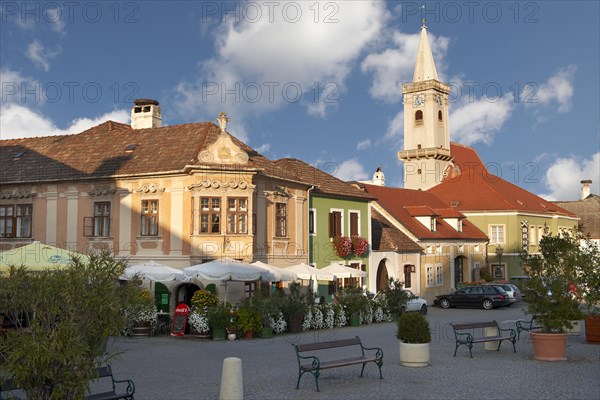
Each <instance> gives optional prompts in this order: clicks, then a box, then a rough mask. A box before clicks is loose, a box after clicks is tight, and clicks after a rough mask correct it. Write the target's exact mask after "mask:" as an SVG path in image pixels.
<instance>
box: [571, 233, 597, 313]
mask: <svg viewBox="0 0 600 400" xmlns="http://www.w3.org/2000/svg"><path fill="white" fill-rule="evenodd" d="M577 234H578V235H579V238H580V239H581V240H582V241H583V243H581V242H580V246H579V250H578V251H577V263H576V264H577V279H576V281H575V285H576V289H575V290H576V293H577V296H578V298H580V299H581V302H582V309H583V310H584V311H585V313H586V314H594V315H598V314H600V244H598V243H594V242H593V241H592V240H590V237H589V235H588V236H586V237H584V236H583V235H582V232H581V227H579V229H578V231H577Z"/></svg>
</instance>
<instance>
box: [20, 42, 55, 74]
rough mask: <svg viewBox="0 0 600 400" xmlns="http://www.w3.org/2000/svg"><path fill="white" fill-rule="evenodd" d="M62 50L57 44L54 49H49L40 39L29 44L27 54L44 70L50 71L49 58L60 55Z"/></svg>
mask: <svg viewBox="0 0 600 400" xmlns="http://www.w3.org/2000/svg"><path fill="white" fill-rule="evenodd" d="M60 52H61V47H60V46H56V47H55V48H53V49H49V48H47V47H44V45H43V44H42V43H41V42H40V41H39V40H37V39H36V40H34V41H33V42H31V43H30V44H29V46H27V52H26V53H25V55H26V56H27V58H29V59H30V60H31V61H33V63H34V64H35V65H36V66H37V67H39V68H42V69H43V70H44V71H46V72H48V71H49V70H50V63H49V60H50V59H52V58H54V57H56V56H57V55H59V54H60Z"/></svg>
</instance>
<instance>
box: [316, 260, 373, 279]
mask: <svg viewBox="0 0 600 400" xmlns="http://www.w3.org/2000/svg"><path fill="white" fill-rule="evenodd" d="M321 271H327V272H329V273H331V274H333V275H335V276H336V277H337V278H364V277H366V276H367V272H366V271H361V270H359V269H355V268H351V267H348V266H346V265H342V264H337V263H336V264H331V265H330V266H328V267H325V268H321Z"/></svg>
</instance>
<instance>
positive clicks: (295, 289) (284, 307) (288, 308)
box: [278, 282, 308, 324]
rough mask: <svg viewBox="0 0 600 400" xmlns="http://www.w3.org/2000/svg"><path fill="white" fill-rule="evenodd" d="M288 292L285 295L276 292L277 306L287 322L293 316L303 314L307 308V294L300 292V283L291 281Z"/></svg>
mask: <svg viewBox="0 0 600 400" xmlns="http://www.w3.org/2000/svg"><path fill="white" fill-rule="evenodd" d="M289 290H290V293H289V294H288V295H285V294H284V293H283V292H278V299H279V306H280V307H281V311H282V312H283V315H284V316H285V319H286V320H287V321H288V324H289V323H290V321H291V320H292V318H294V317H298V316H304V314H305V313H306V311H307V310H308V303H307V296H306V295H305V294H304V293H302V292H301V285H300V283H298V282H293V283H291V284H290V285H289Z"/></svg>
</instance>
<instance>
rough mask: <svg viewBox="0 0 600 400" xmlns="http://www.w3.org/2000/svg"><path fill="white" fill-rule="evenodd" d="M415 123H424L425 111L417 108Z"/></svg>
mask: <svg viewBox="0 0 600 400" xmlns="http://www.w3.org/2000/svg"><path fill="white" fill-rule="evenodd" d="M415 123H417V124H422V123H423V111H421V110H417V112H416V113H415Z"/></svg>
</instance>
